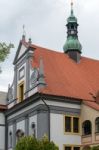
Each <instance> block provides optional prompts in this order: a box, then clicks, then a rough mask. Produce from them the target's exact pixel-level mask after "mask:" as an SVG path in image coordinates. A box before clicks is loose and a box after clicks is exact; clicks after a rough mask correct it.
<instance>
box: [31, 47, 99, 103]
mask: <svg viewBox="0 0 99 150" xmlns="http://www.w3.org/2000/svg"><path fill="white" fill-rule="evenodd" d="M32 47H34V48H36V49H35V51H34V57H33V63H32V65H33V66H35V65H36V66H39V59H40V57H42V58H43V63H44V75H45V81H46V84H47V86H46V87H45V88H44V89H43V90H42V91H41V92H42V93H44V94H51V95H56V96H65V97H70V98H76V99H82V100H88V101H94V98H93V96H92V95H94V96H95V95H96V93H97V91H98V90H99V61H98V60H94V59H90V58H86V57H81V61H80V63H76V62H74V61H73V60H72V59H70V58H69V57H68V55H66V54H64V53H61V52H56V51H52V50H48V49H45V48H41V47H39V46H36V45H32Z"/></svg>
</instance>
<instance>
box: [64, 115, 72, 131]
mask: <svg viewBox="0 0 99 150" xmlns="http://www.w3.org/2000/svg"><path fill="white" fill-rule="evenodd" d="M65 132H71V117H65Z"/></svg>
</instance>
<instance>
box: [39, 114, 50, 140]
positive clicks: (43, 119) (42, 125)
mask: <svg viewBox="0 0 99 150" xmlns="http://www.w3.org/2000/svg"><path fill="white" fill-rule="evenodd" d="M44 135H47V136H48V112H47V111H45V112H39V113H38V114H37V138H38V139H40V138H42V137H43V136H44Z"/></svg>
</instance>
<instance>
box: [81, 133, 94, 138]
mask: <svg viewBox="0 0 99 150" xmlns="http://www.w3.org/2000/svg"><path fill="white" fill-rule="evenodd" d="M91 136H92V134H88V135H82V138H87V137H91Z"/></svg>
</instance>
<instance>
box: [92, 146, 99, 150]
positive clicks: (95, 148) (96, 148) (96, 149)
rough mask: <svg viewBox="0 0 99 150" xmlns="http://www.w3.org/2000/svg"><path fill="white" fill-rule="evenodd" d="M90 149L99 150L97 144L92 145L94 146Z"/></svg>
mask: <svg viewBox="0 0 99 150" xmlns="http://www.w3.org/2000/svg"><path fill="white" fill-rule="evenodd" d="M91 150H99V145H98V146H94V147H92V149H91Z"/></svg>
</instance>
